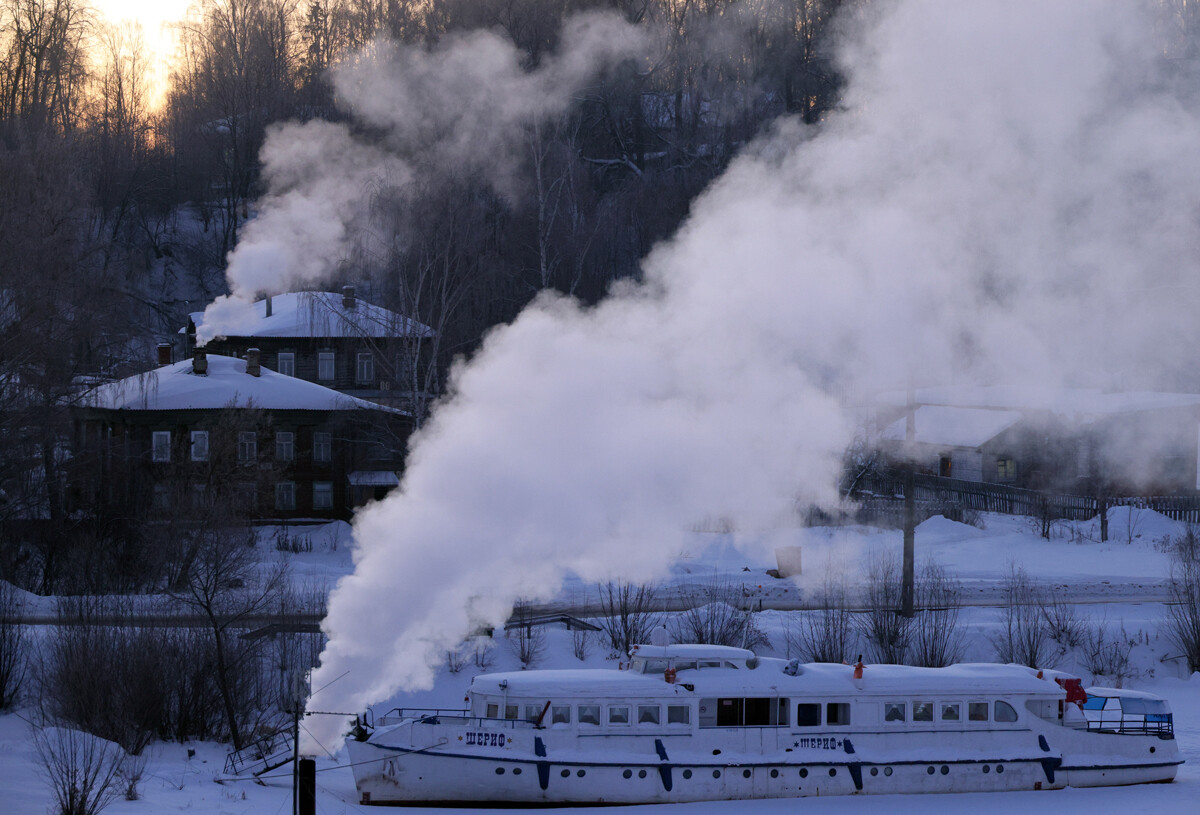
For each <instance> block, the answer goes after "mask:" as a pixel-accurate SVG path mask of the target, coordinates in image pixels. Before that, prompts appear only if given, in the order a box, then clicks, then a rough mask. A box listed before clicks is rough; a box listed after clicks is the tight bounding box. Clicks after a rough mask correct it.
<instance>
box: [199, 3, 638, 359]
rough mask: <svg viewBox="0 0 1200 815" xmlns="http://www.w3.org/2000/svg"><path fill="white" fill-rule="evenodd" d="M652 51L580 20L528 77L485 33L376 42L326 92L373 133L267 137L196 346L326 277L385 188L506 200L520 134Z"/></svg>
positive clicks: (281, 131) (598, 18) (287, 132)
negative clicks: (480, 189) (457, 179)
mask: <svg viewBox="0 0 1200 815" xmlns="http://www.w3.org/2000/svg"><path fill="white" fill-rule="evenodd" d="M646 48H647V44H646V35H645V32H644V31H643V30H642V29H639V28H636V27H634V26H630V25H628V24H626V23H624V22H622V21H621V20H620V19H619V18H616V17H613V16H609V15H603V14H585V15H581V16H579V17H576V18H574V19H572V20H571V21H569V22H568V23H567V25H566V26H565V27H564V30H563V33H562V43H561V47H560V54H559V55H558V56H554V57H551V58H548V59H547V60H546V61H545V62H544V63H543V64H542V65H541V66H540V67H539V68H538V69H537V70H536V71H526V70H524V69H522V67H521V53H520V52H519V51H518V50H517V49H516V48H515V47H514V46H513V44H512V43H511V42H509V41H507V40H505V39H503V38H501V37H500V36H499V35H497V34H494V33H492V32H488V31H476V32H470V33H467V34H460V35H456V36H451V37H447V38H446V41H445V42H444V43H443V44H442V45H440V46H439V47H437V48H436V49H435V50H432V51H427V50H425V49H421V48H416V47H408V46H399V45H393V44H390V43H386V42H379V43H376V44H375V46H374V47H373V48H372V49H368V50H367V51H364V52H363V53H361V54H359V55H357V57H356V58H355V59H354V60H352V61H349V62H347V63H346V64H344V65H342V66H341V67H339V68H338V69H337V70H336V71H335V72H334V85H335V88H336V90H337V95H338V99H339V101H340V102H341V103H342V104H343V105H344V106H345V107H346V108H347V110H348V112H349V113H350V114H351V115H352V116H353V118H354V120H355V123H356V125H357V126H365V127H367V128H368V129H369V134H368V135H366V136H360V135H357V134H356V132H355V131H354V130H353V129H352V128H351V127H350V126H349V125H345V124H335V123H331V122H323V121H316V122H309V123H306V124H295V123H288V124H284V125H278V126H274V127H272V128H271V129H270V131H269V132H268V134H267V139H266V142H265V145H264V147H263V151H262V156H261V158H262V162H263V180H264V182H265V183H266V185H267V187H268V188H269V190H270V192H269V194H267V195H265V196H263V197H262V198H261V199H260V200H259V201H258V210H259V213H258V215H257V216H256V217H255V218H254V219H253V220H251V221H249V222H248V223H247V224H246V226H245V228H244V229H243V231H242V236H241V239H240V240H239V241H238V245H237V247H236V248H235V249H234V250H233V251H232V252H230V253H229V258H228V260H229V265H228V268H227V269H226V278H227V281H228V283H229V290H230V294H229V296H228V297H218V298H217V299H216V300H215V301H214V302H213V303H212V304H211V305H210V306H209V307H208V308H207V309H206V310H205V318H204V322H203V324H202V325H201V326H200V327H199V328H198V331H197V336H196V340H197V342H198V343H200V344H201V345H203V344H204V343H206V342H208V341H209V340H210V339H213V338H214V337H219V336H225V335H230V334H236V333H237V332H238V331H239V328H240V327H242V326H244V325H247V324H248V322H249V321H250V320H252V319H253V317H254V311H253V309H252V308H251V303H252V302H253V300H254V297H255V295H256V294H257V293H258V292H262V291H267V292H282V291H288V290H290V289H292V288H293V287H302V286H311V285H313V284H319V283H325V282H329V281H331V280H332V279H333V277H334V275H335V274H336V273H337V269H338V261H339V260H340V259H341V258H342V257H344V256H345V254H346V251H347V246H348V244H349V242H350V240H351V237H352V236H351V233H352V232H353V230H354V228H355V226H356V225H357V224H358V223H359V222H360V219H362V218H363V217H364V215H365V206H366V205H365V202H366V201H367V200H368V197H369V195H368V194H369V189H370V187H371V185H372V183H373V182H375V181H377V180H379V179H386V180H387V182H388V183H389V184H390V185H393V186H394V187H396V188H398V189H399V190H401V191H403V190H404V188H405V187H406V185H408V184H410V183H411V182H412V180H413V178H414V177H416V176H418V175H420V174H422V173H430V172H436V171H439V170H441V171H445V170H448V169H449V170H453V171H455V172H466V173H478V174H480V175H481V177H482V178H484V179H486V180H487V181H488V182H489V183H490V184H491V185H492V186H493V187H494V188H495V189H496V190H497V191H499V192H500V193H502V194H508V193H510V191H511V187H512V184H513V173H514V172H515V170H516V167H517V166H518V164H519V151H520V150H521V149H522V139H523V137H524V135H525V133H526V129H527V128H529V127H530V126H532V125H536V124H537V123H539V122H541V121H542V120H544V119H545V118H546V117H548V116H552V115H554V114H556V113H559V112H561V111H562V110H563V109H565V108H566V107H567V105H569V104H570V103H571V101H572V95H573V94H574V93H575V92H577V91H578V90H579V89H580V88H581V87H582V86H584V85H585V84H587V82H589V81H590V80H592V79H593V78H594V77H595V75H596V73H597V72H598V71H599V70H600V69H601V68H603V67H604V66H606V65H610V64H613V63H614V62H617V61H620V60H622V59H625V58H629V57H634V56H637V55H639V54H642V53H644V52H645V51H646Z"/></svg>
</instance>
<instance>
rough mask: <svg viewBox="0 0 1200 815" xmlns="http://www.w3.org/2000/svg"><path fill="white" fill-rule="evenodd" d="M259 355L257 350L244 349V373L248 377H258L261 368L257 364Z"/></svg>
mask: <svg viewBox="0 0 1200 815" xmlns="http://www.w3.org/2000/svg"><path fill="white" fill-rule="evenodd" d="M258 359H259V353H258V349H257V348H247V349H246V373H248V374H250V376H258V375H260V374H261V373H262V367H261V366H260V365H259V363H258Z"/></svg>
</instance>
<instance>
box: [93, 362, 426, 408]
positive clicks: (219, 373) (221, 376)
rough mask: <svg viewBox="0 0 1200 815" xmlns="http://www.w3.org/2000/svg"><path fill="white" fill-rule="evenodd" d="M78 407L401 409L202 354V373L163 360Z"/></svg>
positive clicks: (187, 365) (104, 388)
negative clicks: (252, 371) (248, 370)
mask: <svg viewBox="0 0 1200 815" xmlns="http://www.w3.org/2000/svg"><path fill="white" fill-rule="evenodd" d="M79 404H80V405H81V406H82V407H93V408H102V409H106V410H224V409H227V408H243V409H244V408H261V409H264V410H380V411H384V412H387V413H396V414H401V415H407V414H405V413H404V411H402V410H398V409H396V408H390V407H384V406H383V405H377V404H375V403H374V402H368V401H366V400H365V399H356V398H354V397H352V396H347V395H346V394H344V393H339V392H338V391H335V390H332V389H331V388H326V387H324V386H322V385H318V384H316V383H314V382H307V381H305V380H303V379H296V378H295V377H291V376H285V375H284V374H279V373H276V372H275V371H272V370H270V369H268V368H265V367H261V366H260V368H259V375H258V376H252V375H250V374H248V373H246V361H245V360H244V359H236V358H234V357H225V356H218V355H215V354H209V355H208V373H206V374H197V373H194V372H193V370H192V360H190V359H189V360H184V361H182V362H176V363H174V364H173V365H164V366H163V367H161V368H155V369H154V370H151V371H147V372H146V373H143V374H137V375H136V376H130V377H126V378H125V379H120V380H117V381H116V382H109V383H108V384H106V385H101V386H99V387H98V388H96V389H95V390H93V391H91V392H90V393H88V394H86V395H85V396H84V397H83V399H82V400H81V401H80V403H79Z"/></svg>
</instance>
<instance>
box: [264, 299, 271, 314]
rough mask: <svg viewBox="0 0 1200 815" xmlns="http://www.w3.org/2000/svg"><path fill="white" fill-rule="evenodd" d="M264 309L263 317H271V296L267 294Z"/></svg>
mask: <svg viewBox="0 0 1200 815" xmlns="http://www.w3.org/2000/svg"><path fill="white" fill-rule="evenodd" d="M266 309H267V313H266V315H265V316H267V317H270V316H271V295H269V294H268V295H267V303H266Z"/></svg>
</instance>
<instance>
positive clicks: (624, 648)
mask: <svg viewBox="0 0 1200 815" xmlns="http://www.w3.org/2000/svg"><path fill="white" fill-rule="evenodd" d="M657 605H658V590H657V589H656V588H655V587H654V586H652V585H650V584H646V583H642V584H639V585H634V584H632V583H627V582H625V581H623V580H619V581H616V582H613V581H609V582H608V583H605V584H604V585H602V586H600V612H601V615H602V616H601V617H600V620H599V623H600V628H601V629H602V630H603V631H604V633H605V635H606V636H607V637H608V642H609V645H610V646H611V647H612V650H613V651H614V652H616V654H617V655H620V656H625V655H627V654H628V653H629V649H630V648H631V647H632V646H634V645H637V644H638V643H643V642H648V641H649V638H650V632H651V631H653V630H654V629H655V628H657V627H658V626H659V625H661V624H662V620H663V614H662V612H661V611H659V610H658V609H657Z"/></svg>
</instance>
